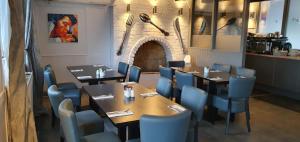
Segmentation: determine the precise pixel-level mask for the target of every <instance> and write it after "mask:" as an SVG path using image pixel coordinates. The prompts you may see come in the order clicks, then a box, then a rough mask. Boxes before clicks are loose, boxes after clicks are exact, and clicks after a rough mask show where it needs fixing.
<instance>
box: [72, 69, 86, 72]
mask: <svg viewBox="0 0 300 142" xmlns="http://www.w3.org/2000/svg"><path fill="white" fill-rule="evenodd" d="M70 71H71V72H82V71H83V69H75V70H70Z"/></svg>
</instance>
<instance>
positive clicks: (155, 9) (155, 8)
mask: <svg viewBox="0 0 300 142" xmlns="http://www.w3.org/2000/svg"><path fill="white" fill-rule="evenodd" d="M152 12H153V14H157V6H154V7H153V11H152Z"/></svg>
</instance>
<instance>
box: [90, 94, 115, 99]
mask: <svg viewBox="0 0 300 142" xmlns="http://www.w3.org/2000/svg"><path fill="white" fill-rule="evenodd" d="M92 98H93V99H94V100H105V99H113V98H114V96H113V95H111V94H110V95H100V96H92Z"/></svg>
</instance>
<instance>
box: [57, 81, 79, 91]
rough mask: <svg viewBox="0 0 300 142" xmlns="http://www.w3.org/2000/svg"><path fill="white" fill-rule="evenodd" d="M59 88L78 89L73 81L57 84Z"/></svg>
mask: <svg viewBox="0 0 300 142" xmlns="http://www.w3.org/2000/svg"><path fill="white" fill-rule="evenodd" d="M57 88H58V90H67V89H77V86H76V84H75V83H73V82H65V83H59V84H57Z"/></svg>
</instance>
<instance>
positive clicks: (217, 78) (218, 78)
mask: <svg viewBox="0 0 300 142" xmlns="http://www.w3.org/2000/svg"><path fill="white" fill-rule="evenodd" d="M209 79H210V80H214V81H218V80H222V78H221V77H214V78H209Z"/></svg>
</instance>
